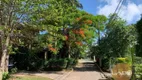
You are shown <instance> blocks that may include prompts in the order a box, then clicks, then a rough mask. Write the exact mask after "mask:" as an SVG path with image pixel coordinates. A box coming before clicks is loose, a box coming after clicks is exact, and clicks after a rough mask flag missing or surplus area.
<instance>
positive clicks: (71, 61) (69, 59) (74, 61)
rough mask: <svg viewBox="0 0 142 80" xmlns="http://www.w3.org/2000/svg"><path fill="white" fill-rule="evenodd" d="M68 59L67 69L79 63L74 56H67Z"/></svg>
mask: <svg viewBox="0 0 142 80" xmlns="http://www.w3.org/2000/svg"><path fill="white" fill-rule="evenodd" d="M67 61H68V62H67V66H66V69H72V68H73V67H74V66H75V65H76V64H77V63H78V60H76V59H73V58H67Z"/></svg>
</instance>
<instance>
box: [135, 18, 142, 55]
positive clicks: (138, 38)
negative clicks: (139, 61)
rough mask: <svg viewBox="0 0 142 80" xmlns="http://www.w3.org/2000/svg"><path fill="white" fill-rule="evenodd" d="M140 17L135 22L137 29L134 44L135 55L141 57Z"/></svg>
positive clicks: (141, 23) (141, 21) (141, 31)
mask: <svg viewBox="0 0 142 80" xmlns="http://www.w3.org/2000/svg"><path fill="white" fill-rule="evenodd" d="M141 26H142V18H141V19H140V20H139V21H138V22H137V24H136V31H137V45H136V55H137V56H140V57H142V54H141V53H142V27H141Z"/></svg>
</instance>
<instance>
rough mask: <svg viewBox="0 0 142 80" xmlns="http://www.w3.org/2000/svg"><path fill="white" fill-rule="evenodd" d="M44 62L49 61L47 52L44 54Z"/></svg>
mask: <svg viewBox="0 0 142 80" xmlns="http://www.w3.org/2000/svg"><path fill="white" fill-rule="evenodd" d="M44 60H47V51H45V52H44Z"/></svg>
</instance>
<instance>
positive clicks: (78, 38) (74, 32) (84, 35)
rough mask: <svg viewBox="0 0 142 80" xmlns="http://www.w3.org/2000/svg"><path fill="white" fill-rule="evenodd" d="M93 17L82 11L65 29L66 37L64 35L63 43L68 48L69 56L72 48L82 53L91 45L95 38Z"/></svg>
mask: <svg viewBox="0 0 142 80" xmlns="http://www.w3.org/2000/svg"><path fill="white" fill-rule="evenodd" d="M93 17H94V16H93V15H91V14H88V13H86V12H84V11H79V13H78V14H76V15H75V18H74V20H73V21H72V24H71V25H70V26H69V27H68V28H67V32H68V35H65V41H66V44H67V45H68V47H69V49H68V50H69V51H68V52H69V54H71V51H72V49H74V48H76V49H78V50H79V51H80V52H81V53H83V52H85V50H87V47H88V46H89V45H90V44H92V42H93V39H94V37H95V31H94V29H95V28H94V27H93Z"/></svg>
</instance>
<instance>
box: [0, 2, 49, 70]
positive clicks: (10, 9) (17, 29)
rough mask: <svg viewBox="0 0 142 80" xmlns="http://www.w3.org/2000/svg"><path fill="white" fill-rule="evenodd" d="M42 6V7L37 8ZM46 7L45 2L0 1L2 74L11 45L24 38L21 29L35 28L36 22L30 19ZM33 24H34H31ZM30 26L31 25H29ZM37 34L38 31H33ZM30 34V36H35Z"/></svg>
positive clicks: (5, 68) (5, 67)
mask: <svg viewBox="0 0 142 80" xmlns="http://www.w3.org/2000/svg"><path fill="white" fill-rule="evenodd" d="M39 5H43V6H39ZM46 5H47V1H46V0H44V1H43V0H42V1H39V0H35V1H33V0H18V1H17V0H1V1H0V27H1V31H0V32H1V41H2V44H1V46H2V54H1V66H2V72H8V61H9V54H10V53H11V52H10V51H11V49H12V45H13V44H16V43H14V41H18V43H19V41H20V40H19V39H20V37H26V38H27V35H25V34H24V33H21V32H22V30H24V29H23V28H25V27H26V26H28V27H29V28H31V29H35V28H37V26H38V25H37V24H36V23H34V22H35V21H37V20H34V18H32V17H33V16H34V15H33V14H37V13H39V12H41V11H42V10H43V7H45V6H46ZM33 23H34V24H33ZM31 24H32V25H31ZM34 32H35V33H38V31H34ZM35 33H33V34H32V33H31V34H30V35H31V36H32V35H35Z"/></svg>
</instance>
